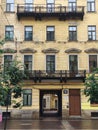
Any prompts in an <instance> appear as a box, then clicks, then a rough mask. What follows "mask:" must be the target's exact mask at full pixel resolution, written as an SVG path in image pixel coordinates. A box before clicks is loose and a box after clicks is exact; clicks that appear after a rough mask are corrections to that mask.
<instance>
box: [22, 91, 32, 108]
mask: <svg viewBox="0 0 98 130" xmlns="http://www.w3.org/2000/svg"><path fill="white" fill-rule="evenodd" d="M31 105H32V90H31V89H24V90H23V106H31Z"/></svg>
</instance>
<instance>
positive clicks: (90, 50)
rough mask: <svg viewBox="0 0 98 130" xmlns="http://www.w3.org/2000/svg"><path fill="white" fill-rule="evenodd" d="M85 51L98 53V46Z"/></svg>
mask: <svg viewBox="0 0 98 130" xmlns="http://www.w3.org/2000/svg"><path fill="white" fill-rule="evenodd" d="M84 52H86V53H98V49H96V48H89V49H86V50H84Z"/></svg>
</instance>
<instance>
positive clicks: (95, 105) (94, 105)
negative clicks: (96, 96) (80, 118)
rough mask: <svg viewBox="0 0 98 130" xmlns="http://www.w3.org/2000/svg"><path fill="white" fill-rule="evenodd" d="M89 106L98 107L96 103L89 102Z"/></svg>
mask: <svg viewBox="0 0 98 130" xmlns="http://www.w3.org/2000/svg"><path fill="white" fill-rule="evenodd" d="M90 106H91V107H98V103H94V104H90Z"/></svg>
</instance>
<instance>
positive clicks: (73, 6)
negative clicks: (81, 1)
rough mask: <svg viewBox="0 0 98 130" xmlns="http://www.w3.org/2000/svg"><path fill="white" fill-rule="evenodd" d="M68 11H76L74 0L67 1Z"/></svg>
mask: <svg viewBox="0 0 98 130" xmlns="http://www.w3.org/2000/svg"><path fill="white" fill-rule="evenodd" d="M68 6H69V11H70V12H72V11H76V0H69V1H68Z"/></svg>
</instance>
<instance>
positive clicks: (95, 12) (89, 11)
mask: <svg viewBox="0 0 98 130" xmlns="http://www.w3.org/2000/svg"><path fill="white" fill-rule="evenodd" d="M87 13H95V14H96V13H97V11H87Z"/></svg>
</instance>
